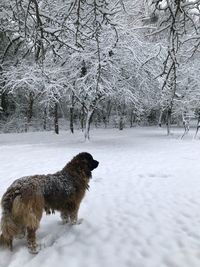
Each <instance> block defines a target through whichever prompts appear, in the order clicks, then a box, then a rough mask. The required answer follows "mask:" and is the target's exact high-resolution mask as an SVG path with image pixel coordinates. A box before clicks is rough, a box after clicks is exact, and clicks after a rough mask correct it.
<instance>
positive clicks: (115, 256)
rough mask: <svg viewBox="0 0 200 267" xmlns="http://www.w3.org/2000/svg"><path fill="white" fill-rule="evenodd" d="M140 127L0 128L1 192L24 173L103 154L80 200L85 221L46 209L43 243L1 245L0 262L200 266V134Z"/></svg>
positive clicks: (46, 266) (8, 265) (16, 265)
mask: <svg viewBox="0 0 200 267" xmlns="http://www.w3.org/2000/svg"><path fill="white" fill-rule="evenodd" d="M181 133H182V132H181V131H180V132H179V131H177V132H176V134H174V135H173V136H171V137H167V136H166V130H164V129H155V128H154V129H153V128H138V129H137V128H134V129H126V130H124V131H121V132H120V131H118V130H117V129H114V130H111V129H109V130H94V131H92V133H91V134H92V140H91V142H90V143H84V142H83V139H82V133H79V132H77V133H75V135H74V136H72V135H71V134H70V133H68V132H62V133H61V134H60V135H59V136H56V135H55V134H53V133H51V132H48V133H26V134H2V135H0V196H2V194H3V193H4V191H5V190H6V188H7V187H8V186H9V185H10V183H11V182H12V181H13V180H14V179H16V178H18V177H21V176H24V175H30V174H36V173H40V174H42V173H51V172H55V171H57V170H60V169H61V168H62V167H63V166H64V165H65V164H66V162H68V161H69V160H70V159H71V158H72V157H73V156H74V155H76V154H77V153H79V152H81V151H87V152H90V153H91V154H93V156H94V158H95V159H97V160H99V161H100V165H99V167H98V168H97V169H96V170H94V172H93V179H92V180H91V183H90V191H89V192H87V194H86V197H85V199H84V200H83V202H82V204H81V209H80V213H79V215H80V218H83V219H84V220H83V222H82V224H81V225H77V226H70V225H62V224H61V223H60V218H59V214H58V213H57V214H56V215H51V216H46V215H45V214H44V216H43V218H42V221H41V227H40V229H39V230H38V241H39V243H40V244H41V247H42V250H41V251H40V253H39V254H37V255H31V254H29V253H28V250H27V248H26V246H25V244H26V242H25V240H16V241H15V242H14V251H13V252H10V251H8V250H3V249H0V267H37V266H42V267H55V266H57V267H66V266H68V267H111V266H114V267H126V266H127V267H199V266H200V158H199V155H200V140H199V139H198V140H194V139H192V136H186V137H185V139H183V140H181V139H180V136H181Z"/></svg>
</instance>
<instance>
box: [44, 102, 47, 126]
mask: <svg viewBox="0 0 200 267" xmlns="http://www.w3.org/2000/svg"><path fill="white" fill-rule="evenodd" d="M43 129H44V130H45V131H46V129H47V108H46V107H45V108H44V117H43Z"/></svg>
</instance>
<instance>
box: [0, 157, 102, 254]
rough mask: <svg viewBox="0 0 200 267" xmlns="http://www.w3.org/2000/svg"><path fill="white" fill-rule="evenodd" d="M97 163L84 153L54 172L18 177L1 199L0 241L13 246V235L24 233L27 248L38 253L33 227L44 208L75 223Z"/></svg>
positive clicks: (37, 225) (66, 220) (36, 225)
mask: <svg viewBox="0 0 200 267" xmlns="http://www.w3.org/2000/svg"><path fill="white" fill-rule="evenodd" d="M98 164H99V162H98V161H96V160H94V159H93V157H92V156H91V155H90V154H89V153H87V152H83V153H80V154H78V155H77V156H75V157H74V158H73V159H72V160H71V161H70V162H69V163H68V164H67V165H66V166H65V167H64V168H63V169H62V170H61V171H59V172H57V173H55V174H47V175H34V176H27V177H23V178H20V179H17V180H16V181H14V182H13V184H12V185H11V186H10V187H9V188H8V189H7V191H6V192H5V194H4V195H3V198H2V202H1V205H2V218H1V231H2V233H1V236H0V244H2V245H7V246H9V247H10V249H12V241H13V238H14V237H17V236H19V235H21V234H25V233H27V242H28V248H29V251H30V252H31V253H37V252H38V251H37V244H36V230H37V229H38V228H39V223H40V220H41V217H42V213H43V210H45V211H46V212H47V213H53V212H54V211H55V210H57V211H60V213H61V218H62V219H63V221H64V222H71V223H72V224H76V223H77V218H78V210H79V205H80V203H81V200H82V199H83V197H84V195H85V191H86V189H88V188H89V185H88V183H89V179H90V178H91V176H92V173H91V171H92V170H93V169H95V168H97V166H98Z"/></svg>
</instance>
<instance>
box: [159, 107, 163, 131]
mask: <svg viewBox="0 0 200 267" xmlns="http://www.w3.org/2000/svg"><path fill="white" fill-rule="evenodd" d="M162 116H163V108H161V110H160V115H159V119H158V125H159V127H161V126H162Z"/></svg>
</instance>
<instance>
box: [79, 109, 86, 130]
mask: <svg viewBox="0 0 200 267" xmlns="http://www.w3.org/2000/svg"><path fill="white" fill-rule="evenodd" d="M80 119H81V130H82V132H83V131H84V121H85V110H84V107H82V109H81V118H80Z"/></svg>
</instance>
